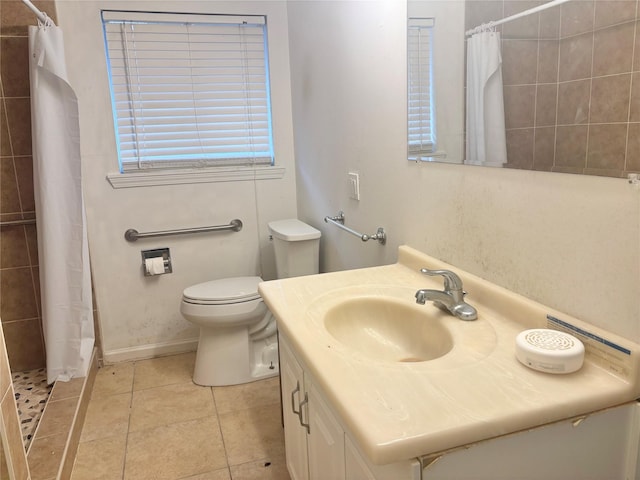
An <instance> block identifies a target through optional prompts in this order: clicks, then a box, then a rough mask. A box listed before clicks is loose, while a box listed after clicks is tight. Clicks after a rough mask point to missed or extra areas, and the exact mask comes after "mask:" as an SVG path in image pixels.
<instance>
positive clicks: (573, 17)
mask: <svg viewBox="0 0 640 480" xmlns="http://www.w3.org/2000/svg"><path fill="white" fill-rule="evenodd" d="M561 9H562V17H561V22H560V35H561V36H562V37H569V36H572V35H579V34H581V33H585V32H590V31H592V30H593V12H594V2H593V1H592V0H580V1H579V2H568V3H565V4H563V5H562V6H561Z"/></svg>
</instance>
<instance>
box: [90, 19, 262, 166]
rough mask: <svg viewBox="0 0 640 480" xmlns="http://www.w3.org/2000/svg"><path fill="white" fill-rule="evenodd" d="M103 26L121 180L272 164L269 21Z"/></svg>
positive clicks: (169, 21)
mask: <svg viewBox="0 0 640 480" xmlns="http://www.w3.org/2000/svg"><path fill="white" fill-rule="evenodd" d="M102 21H103V28H104V37H105V45H106V50H107V62H108V66H109V77H110V82H111V95H112V103H113V111H114V122H115V129H116V140H117V144H118V156H119V161H120V172H135V171H142V170H148V169H175V168H199V167H212V166H237V165H250V166H255V165H267V166H268V165H273V160H274V155H273V140H272V128H271V105H270V98H269V69H268V53H267V35H266V18H265V17H264V16H243V17H237V16H228V15H191V14H168V13H144V12H122V11H103V12H102Z"/></svg>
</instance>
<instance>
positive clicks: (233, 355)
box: [180, 219, 320, 386]
mask: <svg viewBox="0 0 640 480" xmlns="http://www.w3.org/2000/svg"><path fill="white" fill-rule="evenodd" d="M268 226H269V233H270V234H271V240H272V241H273V243H274V251H275V258H276V271H277V275H278V278H287V277H293V276H300V275H310V274H314V273H318V250H319V243H320V240H319V239H320V232H319V231H318V230H316V229H315V228H313V227H311V226H309V225H307V224H306V223H303V222H301V221H300V220H297V219H288V220H278V221H274V222H270V223H269V224H268ZM261 281H262V279H261V278H260V277H233V278H223V279H219V280H212V281H210V282H204V283H199V284H197V285H193V286H191V287H187V288H186V289H185V290H184V292H183V295H182V302H181V303H180V312H181V313H182V316H183V317H184V318H185V319H186V320H188V321H190V322H191V323H193V324H195V325H198V326H199V327H200V339H199V341H198V352H197V354H196V365H195V369H194V373H193V381H194V383H197V384H198V385H205V386H223V385H237V384H241V383H248V382H252V381H254V380H259V379H262V378H267V377H272V376H275V375H277V374H278V373H279V366H278V341H277V335H276V334H277V328H276V320H275V318H274V317H273V315H272V314H271V312H269V309H268V308H267V306H266V305H265V303H264V302H263V300H262V298H261V297H260V294H259V293H258V284H259V283H260V282H261Z"/></svg>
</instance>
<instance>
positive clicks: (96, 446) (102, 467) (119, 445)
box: [71, 434, 127, 480]
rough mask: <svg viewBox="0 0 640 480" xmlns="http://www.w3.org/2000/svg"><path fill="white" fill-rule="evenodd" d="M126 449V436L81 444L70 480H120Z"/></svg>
mask: <svg viewBox="0 0 640 480" xmlns="http://www.w3.org/2000/svg"><path fill="white" fill-rule="evenodd" d="M126 447H127V436H126V434H121V435H117V436H113V437H108V438H101V439H99V440H93V441H91V442H85V443H81V444H80V445H79V447H78V453H77V454H76V462H75V464H74V466H73V472H72V474H71V480H122V474H123V470H124V454H125V450H126Z"/></svg>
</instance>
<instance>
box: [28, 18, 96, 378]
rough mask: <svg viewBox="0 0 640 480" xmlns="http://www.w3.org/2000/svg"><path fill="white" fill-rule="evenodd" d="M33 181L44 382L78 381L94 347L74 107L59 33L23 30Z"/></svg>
mask: <svg viewBox="0 0 640 480" xmlns="http://www.w3.org/2000/svg"><path fill="white" fill-rule="evenodd" d="M29 60H30V61H29V74H30V80H31V128H32V137H33V169H34V172H33V177H34V188H35V201H36V224H37V228H38V256H39V261H40V290H41V292H40V293H41V304H42V306H41V313H42V324H43V325H42V327H43V331H44V337H45V339H44V340H45V349H46V356H47V380H48V382H49V383H53V382H54V381H56V380H63V381H67V380H69V379H71V378H74V377H83V376H86V374H87V370H88V368H89V361H90V359H91V352H92V350H93V345H94V331H93V308H92V297H91V273H90V270H89V248H88V244H87V231H86V226H85V221H84V217H85V213H84V204H83V201H82V185H81V171H80V137H79V135H80V126H79V123H78V101H77V98H76V95H75V93H74V91H73V89H72V88H71V86H70V85H69V83H68V82H67V73H66V66H65V58H64V44H63V38H62V31H61V30H60V28H59V27H57V26H55V25H53V24H52V23H50V21H47V24H45V25H43V24H39V25H38V26H37V27H33V26H32V27H29Z"/></svg>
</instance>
